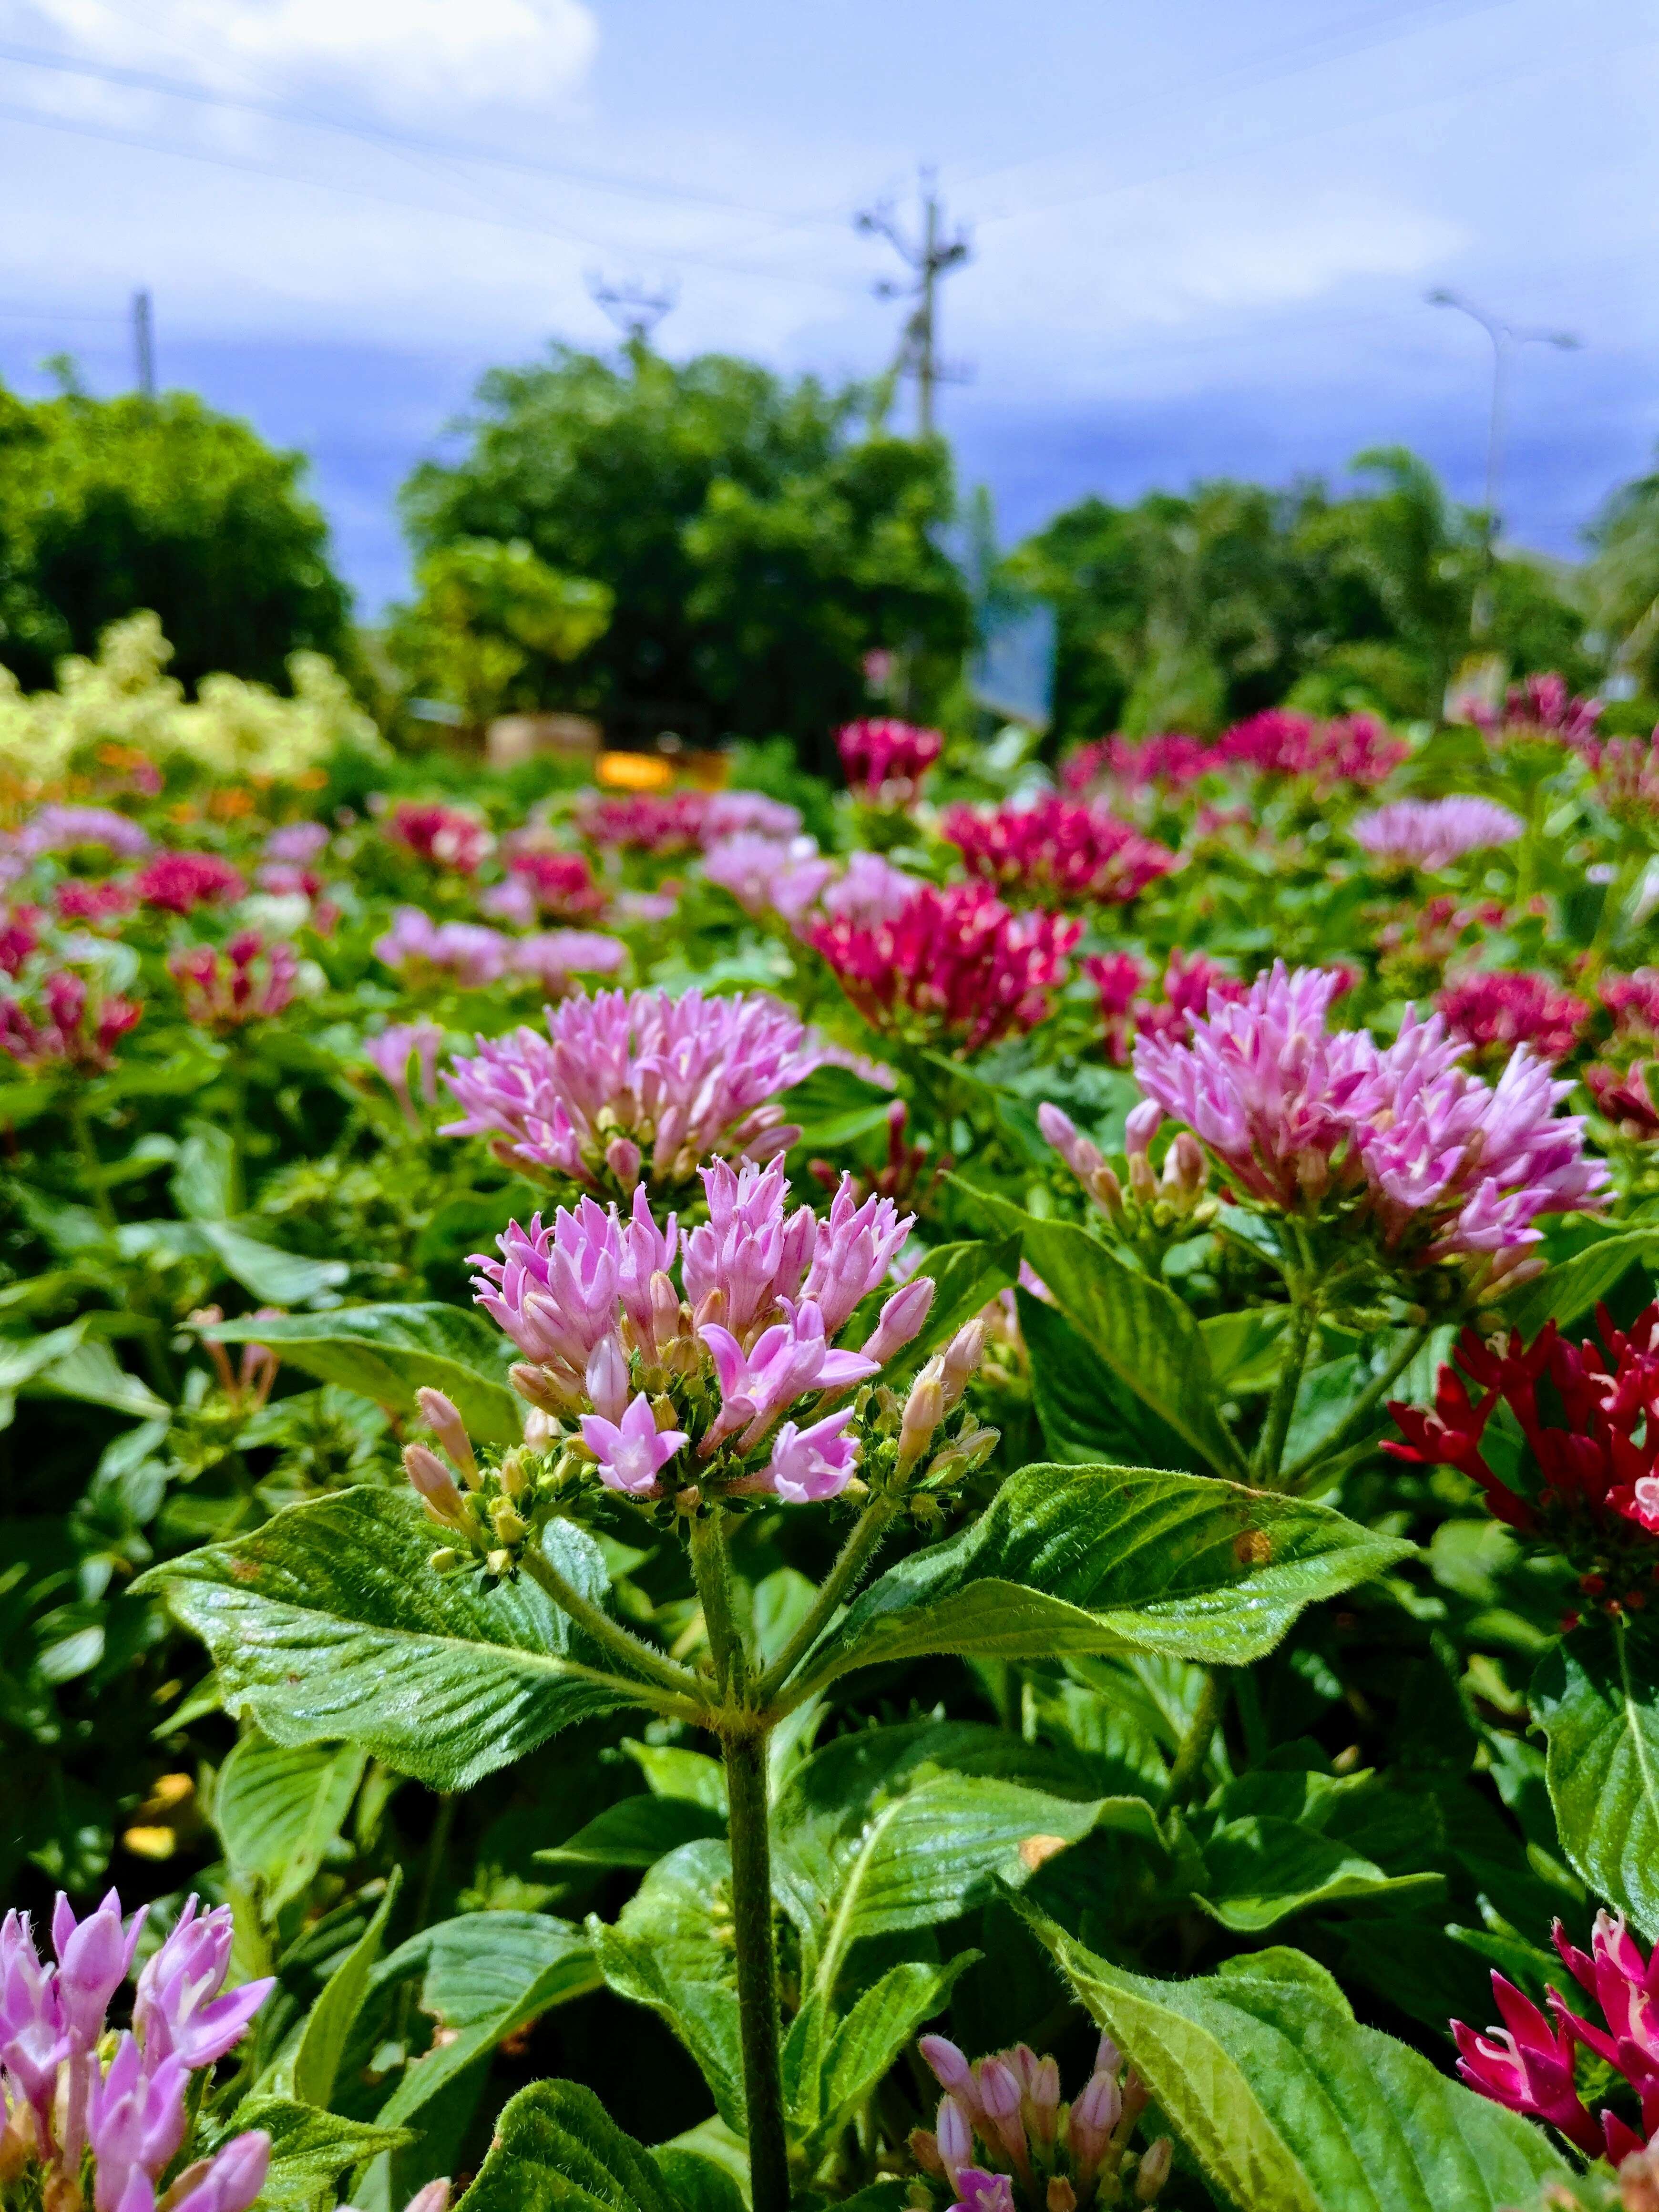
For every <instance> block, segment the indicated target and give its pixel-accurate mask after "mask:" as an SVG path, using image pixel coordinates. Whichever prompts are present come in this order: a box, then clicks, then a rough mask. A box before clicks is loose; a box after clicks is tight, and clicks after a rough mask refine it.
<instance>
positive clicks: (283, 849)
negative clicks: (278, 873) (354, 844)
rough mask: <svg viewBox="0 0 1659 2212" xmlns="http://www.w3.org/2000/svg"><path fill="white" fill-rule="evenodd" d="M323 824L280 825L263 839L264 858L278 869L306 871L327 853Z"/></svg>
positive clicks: (326, 829) (326, 836)
mask: <svg viewBox="0 0 1659 2212" xmlns="http://www.w3.org/2000/svg"><path fill="white" fill-rule="evenodd" d="M328 842H329V831H328V825H327V823H324V822H284V823H281V824H280V825H279V827H277V828H276V829H273V830H272V831H271V833H270V836H268V837H267V838H266V839H265V842H264V857H265V859H266V860H270V861H274V862H275V863H276V865H277V866H283V867H299V868H308V867H311V866H313V864H314V863H315V862H317V861H318V860H321V859H322V857H323V854H325V852H327V850H328Z"/></svg>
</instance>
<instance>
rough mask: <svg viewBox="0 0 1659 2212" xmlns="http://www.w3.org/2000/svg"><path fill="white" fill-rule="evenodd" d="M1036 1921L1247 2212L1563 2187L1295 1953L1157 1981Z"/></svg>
mask: <svg viewBox="0 0 1659 2212" xmlns="http://www.w3.org/2000/svg"><path fill="white" fill-rule="evenodd" d="M1022 1910H1024V1908H1022ZM1024 1917H1025V1918H1026V1920H1027V1922H1028V1923H1029V1924H1030V1927H1031V1929H1032V1930H1033V1932H1034V1933H1035V1935H1036V1936H1037V1938H1038V1940H1039V1942H1042V1943H1044V1944H1046V1945H1047V1947H1048V1949H1049V1951H1050V1952H1051V1953H1052V1954H1054V1960H1055V1963H1056V1965H1057V1966H1059V1967H1060V1972H1062V1974H1064V1976H1065V1977H1066V1980H1067V1981H1068V1982H1069V1983H1070V1984H1071V1985H1072V1987H1073V1990H1075V1991H1076V1992H1077V1995H1078V1996H1079V1998H1080V1999H1081V2000H1082V2002H1083V2003H1084V2004H1085V2006H1086V2007H1087V2008H1088V2009H1089V2011H1090V2012H1091V2014H1092V2015H1093V2016H1094V2018H1095V2020H1096V2021H1097V2023H1098V2024H1099V2025H1100V2026H1101V2027H1103V2028H1104V2029H1105V2030H1106V2031H1107V2033H1109V2034H1110V2035H1111V2036H1113V2037H1114V2038H1115V2040H1116V2041H1117V2042H1118V2043H1119V2044H1121V2045H1122V2047H1123V2049H1124V2050H1125V2051H1127V2053H1128V2055H1129V2057H1130V2059H1131V2060H1132V2062H1133V2064H1134V2066H1135V2069H1136V2070H1137V2071H1138V2072H1139V2074H1140V2075H1141V2076H1142V2078H1143V2079H1144V2080H1145V2081H1146V2084H1147V2086H1148V2087H1149V2088H1150V2089H1151V2091H1152V2099H1153V2101H1154V2103H1155V2104H1157V2105H1158V2106H1159V2107H1160V2108H1161V2110H1162V2111H1163V2112H1164V2115H1165V2116H1166V2117H1167V2118H1168V2120H1169V2122H1170V2125H1171V2127H1172V2128H1173V2129H1174V2130H1175V2131H1176V2134H1177V2135H1178V2136H1180V2137H1181V2139H1182V2142H1183V2143H1184V2144H1185V2145H1186V2147H1187V2148H1188V2151H1189V2152H1190V2153H1191V2154H1192V2155H1193V2157H1194V2159H1195V2160H1197V2162H1198V2164H1199V2166H1200V2168H1201V2169H1202V2171H1203V2172H1204V2174H1205V2177H1206V2179H1207V2180H1208V2181H1209V2183H1210V2184H1211V2185H1212V2188H1213V2189H1214V2190H1216V2191H1217V2192H1218V2194H1219V2195H1220V2196H1221V2197H1223V2198H1224V2199H1225V2201H1226V2202H1227V2203H1229V2204H1231V2205H1234V2206H1236V2207H1237V2208H1239V2212H1267V2208H1268V2207H1270V2206H1271V2207H1272V2212H1449V2208H1450V2207H1452V2206H1455V2207H1456V2212H1500V2208H1504V2207H1512V2206H1516V2205H1522V2204H1531V2203H1535V2202H1536V2201H1537V2199H1538V2197H1539V2195H1540V2193H1541V2185H1542V2184H1543V2183H1544V2182H1545V2181H1546V2180H1555V2179H1562V2178H1564V2177H1565V2172H1566V2168H1565V2165H1564V2164H1563V2162H1562V2160H1560V2159H1559V2157H1558V2156H1557V2155H1556V2154H1555V2152H1554V2151H1553V2149H1552V2148H1550V2145H1549V2142H1547V2139H1546V2137H1545V2136H1544V2134H1543V2132H1542V2131H1541V2130H1540V2129H1538V2128H1534V2126H1532V2125H1531V2124H1529V2123H1528V2121H1526V2120H1523V2119H1521V2118H1517V2117H1516V2115H1515V2114H1514V2113H1512V2112H1504V2111H1503V2110H1501V2109H1500V2108H1499V2107H1498V2106H1496V2105H1494V2104H1492V2103H1491V2102H1490V2101H1489V2100H1487V2099H1486V2098H1484V2097H1480V2096H1477V2095H1476V2094H1475V2093H1474V2091H1473V2090H1471V2089H1466V2088H1465V2087H1463V2085H1462V2082H1461V2081H1450V2080H1449V2079H1448V2078H1447V2076H1446V2075H1443V2074H1442V2073H1440V2072H1439V2071H1438V2070H1437V2069H1436V2068H1435V2067H1434V2066H1432V2065H1431V2063H1430V2062H1429V2061H1428V2060H1427V2059H1426V2058H1425V2057H1422V2055H1421V2054H1420V2053H1419V2052H1418V2051H1412V2050H1410V2049H1408V2048H1407V2046H1406V2045H1404V2044H1401V2043H1396V2042H1395V2041H1394V2040H1393V2039H1392V2038H1391V2037H1389V2036H1386V2035H1383V2034H1382V2033H1380V2032H1379V2031H1378V2030H1377V2029H1376V2028H1371V2027H1361V2026H1360V2025H1359V2024H1358V2021H1355V2019H1354V2018H1353V2015H1352V2013H1351V2012H1350V2010H1349V2009H1348V2007H1347V2005H1346V2002H1345V2001H1344V2000H1343V1998H1342V1996H1341V1994H1340V1991H1339V1990H1336V1987H1335V1984H1334V1983H1333V1982H1332V1981H1331V1978H1330V1977H1329V1975H1328V1974H1327V1973H1326V1972H1324V1970H1323V1969H1322V1967H1319V1966H1316V1965H1315V1964H1314V1962H1313V1961H1312V1960H1308V1959H1304V1958H1303V1957H1302V1956H1301V1955H1300V1954H1298V1953H1297V1952H1294V1951H1284V1950H1268V1951H1263V1952H1258V1953H1256V1954H1254V1955H1253V1956H1249V1957H1247V1958H1244V1959H1241V1960H1235V1961H1233V1962H1232V1963H1231V1966H1229V1967H1228V1968H1226V1969H1224V1971H1223V1972H1221V1973H1219V1974H1217V1975H1215V1976H1213V1977H1212V1978H1208V1979H1205V1980H1199V1981H1188V1982H1158V1981H1152V1980H1149V1979H1147V1978H1144V1977H1143V1976H1141V1975H1139V1974H1129V1973H1125V1972H1121V1970H1120V1969H1119V1968H1117V1967H1115V1966H1109V1965H1108V1964H1107V1962H1106V1961H1105V1960H1103V1959H1100V1958H1097V1957H1096V1956H1095V1955H1094V1954H1092V1953H1091V1952H1089V1951H1086V1950H1085V1949H1084V1948H1083V1947H1082V1945H1081V1944H1079V1943H1078V1942H1074V1941H1073V1938H1072V1937H1071V1936H1067V1935H1066V1933H1065V1932H1064V1930H1062V1929H1060V1928H1058V1927H1056V1926H1055V1925H1054V1923H1053V1922H1052V1921H1048V1920H1044V1919H1043V1918H1042V1917H1041V1916H1040V1915H1038V1914H1036V1913H1035V1912H1031V1911H1029V1910H1025V1911H1024Z"/></svg>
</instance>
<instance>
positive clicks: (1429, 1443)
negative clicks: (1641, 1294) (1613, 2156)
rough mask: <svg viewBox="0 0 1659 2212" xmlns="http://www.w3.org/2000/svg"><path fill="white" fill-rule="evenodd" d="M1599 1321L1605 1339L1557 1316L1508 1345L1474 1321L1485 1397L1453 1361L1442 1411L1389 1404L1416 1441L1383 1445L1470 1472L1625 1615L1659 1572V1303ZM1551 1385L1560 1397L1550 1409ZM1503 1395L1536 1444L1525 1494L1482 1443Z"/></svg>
mask: <svg viewBox="0 0 1659 2212" xmlns="http://www.w3.org/2000/svg"><path fill="white" fill-rule="evenodd" d="M1595 1319H1596V1326H1597V1328H1598V1329H1599V1330H1600V1332H1601V1343H1600V1344H1598V1343H1597V1342H1596V1341H1595V1338H1594V1337H1586V1338H1585V1339H1584V1340H1583V1341H1582V1342H1580V1343H1577V1344H1569V1343H1567V1342H1566V1341H1565V1340H1564V1339H1563V1338H1562V1336H1561V1334H1560V1333H1559V1330H1558V1328H1556V1325H1555V1323H1554V1322H1548V1323H1547V1325H1546V1327H1545V1328H1543V1329H1542V1330H1541V1332H1540V1333H1539V1334H1538V1336H1537V1337H1536V1338H1535V1339H1534V1341H1533V1343H1532V1344H1531V1345H1530V1346H1527V1345H1522V1343H1521V1342H1520V1340H1518V1338H1516V1337H1514V1336H1511V1337H1510V1339H1509V1340H1508V1342H1507V1344H1506V1345H1505V1346H1504V1349H1503V1350H1502V1351H1501V1352H1500V1351H1497V1350H1495V1349H1494V1348H1493V1347H1492V1346H1491V1345H1488V1344H1486V1343H1484V1342H1483V1341H1482V1340H1481V1339H1480V1337H1479V1336H1477V1335H1476V1334H1475V1333H1474V1330H1473V1329H1466V1330H1465V1331H1464V1333H1463V1335H1462V1339H1461V1340H1459V1343H1458V1346H1457V1360H1458V1365H1459V1366H1461V1367H1462V1370H1463V1375H1467V1376H1468V1378H1469V1382H1471V1383H1474V1385H1475V1387H1476V1388H1477V1389H1480V1390H1483V1391H1484V1392H1485V1393H1486V1395H1485V1396H1484V1397H1483V1398H1482V1399H1481V1400H1480V1402H1479V1404H1476V1403H1475V1402H1474V1401H1472V1400H1471V1398H1470V1395H1469V1392H1468V1385H1467V1384H1466V1383H1465V1382H1464V1380H1463V1375H1459V1374H1458V1373H1457V1371H1456V1370H1455V1368H1451V1367H1443V1368H1442V1369H1441V1370H1440V1375H1439V1379H1438V1381H1437V1384H1436V1387H1435V1400H1434V1410H1433V1411H1432V1413H1429V1412H1425V1410H1424V1408H1423V1407H1420V1406H1407V1405H1401V1404H1397V1403H1396V1404H1393V1405H1391V1406H1390V1407H1389V1412H1390V1413H1392V1414H1393V1416H1394V1419H1395V1425H1396V1426H1397V1427H1398V1428H1399V1430H1400V1431H1401V1435H1402V1436H1403V1437H1405V1438H1406V1442H1405V1443H1387V1444H1384V1446H1383V1449H1384V1450H1385V1451H1388V1452H1392V1453H1393V1454H1394V1455H1395V1458H1397V1459H1403V1460H1409V1461H1412V1462H1415V1463H1416V1464H1417V1465H1419V1466H1421V1467H1455V1468H1458V1469H1459V1470H1460V1471H1461V1472H1462V1474H1467V1475H1468V1476H1470V1477H1471V1478H1472V1479H1473V1480H1474V1481H1476V1482H1478V1483H1479V1484H1480V1487H1481V1489H1482V1490H1483V1491H1484V1492H1485V1493H1486V1504H1487V1506H1488V1507H1489V1509H1490V1510H1491V1511H1492V1513H1493V1514H1494V1515H1495V1516H1497V1518H1498V1520H1500V1521H1504V1522H1508V1524H1509V1526H1510V1528H1514V1529H1516V1531H1517V1532H1518V1533H1520V1534H1522V1535H1537V1536H1540V1537H1541V1538H1542V1539H1543V1540H1544V1541H1546V1542H1547V1543H1548V1544H1551V1545H1553V1547H1555V1548H1556V1549H1557V1550H1558V1551H1559V1552H1561V1553H1564V1554H1565V1557H1566V1558H1567V1559H1568V1560H1569V1561H1570V1562H1571V1565H1573V1566H1574V1567H1575V1568H1576V1569H1577V1572H1578V1577H1579V1582H1578V1586H1579V1589H1581V1590H1582V1591H1583V1595H1585V1597H1587V1598H1589V1599H1590V1600H1592V1601H1594V1602H1595V1603H1596V1604H1598V1605H1599V1606H1600V1607H1601V1609H1602V1610H1603V1611H1604V1612H1607V1613H1622V1612H1627V1611H1632V1610H1634V1611H1639V1610H1641V1608H1642V1607H1644V1606H1645V1604H1646V1603H1647V1596H1648V1591H1647V1585H1648V1584H1649V1583H1651V1582H1652V1581H1653V1580H1655V1579H1656V1577H1659V1548H1656V1547H1655V1545H1654V1543H1653V1541H1652V1540H1653V1538H1655V1537H1656V1536H1659V1472H1656V1470H1659V1303H1656V1304H1653V1305H1650V1306H1649V1307H1648V1308H1647V1309H1646V1310H1644V1312H1642V1313H1640V1314H1638V1316H1637V1317H1636V1319H1635V1321H1633V1322H1632V1324H1631V1326H1630V1328H1629V1330H1628V1331H1624V1330H1621V1329H1619V1328H1614V1326H1613V1318H1612V1316H1611V1315H1609V1313H1608V1312H1607V1308H1606V1307H1605V1306H1598V1307H1597V1308H1596V1314H1595ZM1541 1385H1547V1386H1548V1389H1549V1390H1550V1392H1551V1393H1552V1395H1553V1400H1554V1404H1553V1405H1551V1406H1549V1407H1548V1408H1547V1410H1546V1409H1545V1408H1544V1407H1541V1405H1540V1402H1539V1393H1540V1388H1541ZM1500 1404H1501V1405H1505V1406H1507V1407H1509V1409H1510V1412H1511V1413H1513V1414H1514V1416H1515V1418H1516V1421H1517V1422H1518V1423H1519V1424H1520V1426H1521V1431H1522V1435H1523V1436H1524V1437H1526V1440H1527V1443H1528V1447H1529V1448H1530V1449H1531V1453H1532V1456H1533V1461H1534V1467H1535V1469H1536V1474H1535V1480H1534V1483H1533V1484H1532V1485H1530V1486H1529V1488H1528V1495H1527V1496H1526V1497H1522V1496H1521V1495H1520V1494H1519V1493H1518V1492H1516V1491H1515V1490H1514V1489H1512V1488H1511V1487H1510V1486H1509V1484H1507V1483H1505V1482H1504V1481H1502V1480H1500V1479H1499V1478H1498V1475H1496V1474H1494V1473H1493V1472H1492V1468H1491V1467H1490V1466H1489V1465H1488V1464H1487V1462H1486V1456H1485V1454H1484V1453H1483V1452H1482V1450H1481V1441H1482V1438H1483V1437H1484V1434H1485V1431H1486V1424H1487V1422H1488V1421H1489V1420H1490V1419H1491V1418H1492V1413H1494V1412H1495V1410H1496V1409H1497V1407H1498V1406H1499V1405H1500ZM1557 1406H1559V1413H1560V1418H1559V1419H1555V1418H1554V1413H1555V1407H1557ZM1638 1434H1639V1437H1640V1439H1641V1440H1640V1441H1639V1442H1638Z"/></svg>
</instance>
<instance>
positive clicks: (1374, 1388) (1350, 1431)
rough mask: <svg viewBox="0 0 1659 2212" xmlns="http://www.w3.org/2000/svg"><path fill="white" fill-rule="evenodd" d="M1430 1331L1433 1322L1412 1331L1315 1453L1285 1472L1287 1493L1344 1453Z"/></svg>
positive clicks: (1420, 1347) (1425, 1323) (1312, 1452)
mask: <svg viewBox="0 0 1659 2212" xmlns="http://www.w3.org/2000/svg"><path fill="white" fill-rule="evenodd" d="M1434 1329H1435V1324H1434V1322H1431V1321H1425V1322H1423V1324H1422V1325H1421V1327H1420V1328H1414V1329H1413V1331H1412V1334H1411V1337H1410V1340H1409V1341H1408V1342H1407V1345H1406V1346H1405V1349H1404V1350H1403V1351H1402V1352H1400V1353H1399V1354H1398V1355H1397V1357H1395V1358H1393V1359H1391V1360H1390V1361H1389V1364H1388V1365H1387V1366H1386V1367H1385V1368H1384V1369H1383V1372H1382V1373H1381V1374H1380V1375H1377V1376H1373V1377H1372V1378H1371V1380H1370V1382H1369V1383H1367V1384H1366V1385H1365V1387H1364V1389H1363V1390H1362V1391H1361V1392H1360V1394H1359V1395H1358V1397H1357V1398H1356V1399H1355V1400H1354V1401H1353V1403H1352V1406H1350V1407H1349V1408H1348V1410H1347V1412H1346V1413H1345V1414H1344V1415H1343V1417H1342V1419H1341V1422H1340V1424H1339V1425H1338V1426H1337V1427H1336V1428H1335V1429H1334V1430H1333V1431H1332V1432H1331V1434H1330V1435H1329V1436H1328V1437H1326V1438H1325V1440H1324V1442H1323V1443H1322V1444H1320V1445H1319V1446H1318V1447H1317V1448H1316V1449H1315V1450H1313V1451H1310V1452H1309V1453H1308V1454H1306V1455H1305V1456H1304V1458H1302V1459H1299V1460H1297V1462H1296V1464H1295V1466H1294V1467H1290V1468H1285V1472H1284V1475H1283V1478H1282V1484H1283V1486H1284V1487H1285V1488H1286V1489H1288V1488H1290V1486H1291V1485H1292V1484H1294V1483H1298V1482H1300V1481H1301V1480H1303V1478H1304V1477H1305V1476H1306V1475H1308V1474H1311V1473H1312V1472H1313V1470H1314V1469H1315V1468H1317V1467H1320V1466H1322V1465H1323V1464H1324V1463H1325V1462H1327V1461H1328V1460H1331V1459H1334V1458H1335V1456H1336V1455H1337V1454H1338V1453H1339V1452H1340V1451H1343V1450H1346V1448H1347V1444H1348V1442H1349V1439H1350V1438H1351V1437H1353V1436H1354V1435H1355V1434H1356V1432H1357V1431H1358V1430H1359V1429H1360V1428H1362V1427H1363V1426H1364V1423H1365V1422H1366V1421H1367V1419H1369V1418H1370V1415H1371V1413H1374V1412H1375V1410H1376V1407H1377V1405H1378V1404H1379V1403H1380V1402H1381V1401H1382V1400H1383V1398H1385V1397H1386V1396H1387V1395H1388V1394H1389V1391H1390V1390H1392V1389H1393V1388H1394V1386H1395V1383H1397V1382H1398V1381H1399V1380H1400V1378H1401V1376H1402V1375H1403V1374H1404V1373H1405V1371H1406V1370H1407V1368H1408V1367H1409V1366H1410V1365H1411V1364H1412V1362H1413V1359H1415V1358H1416V1357H1417V1355H1418V1353H1419V1352H1421V1350H1422V1349H1423V1346H1425V1344H1426V1343H1427V1342H1428V1340H1429V1339H1430V1337H1431V1336H1432V1335H1433V1334H1434Z"/></svg>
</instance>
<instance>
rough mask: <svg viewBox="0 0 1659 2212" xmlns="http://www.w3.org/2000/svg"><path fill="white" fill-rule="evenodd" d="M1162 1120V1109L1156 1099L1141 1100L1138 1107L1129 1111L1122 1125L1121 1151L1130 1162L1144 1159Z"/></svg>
mask: <svg viewBox="0 0 1659 2212" xmlns="http://www.w3.org/2000/svg"><path fill="white" fill-rule="evenodd" d="M1163 1119H1164V1109H1163V1108H1162V1107H1161V1106H1160V1105H1159V1104H1158V1101H1157V1099H1156V1098H1143V1099H1142V1100H1141V1102H1140V1103H1139V1106H1136V1107H1133V1108H1132V1109H1131V1110H1130V1114H1129V1118H1128V1120H1127V1121H1126V1122H1125V1123H1124V1125H1123V1149H1124V1151H1125V1152H1127V1154H1128V1155H1129V1158H1131V1159H1132V1160H1133V1159H1134V1158H1143V1159H1144V1158H1146V1148H1147V1146H1149V1145H1150V1144H1151V1143H1152V1138H1153V1136H1154V1135H1155V1133H1157V1129H1158V1123H1159V1122H1160V1121H1162V1120H1163Z"/></svg>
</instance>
